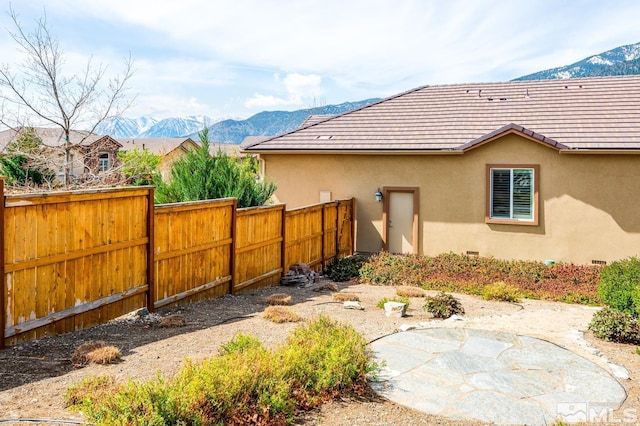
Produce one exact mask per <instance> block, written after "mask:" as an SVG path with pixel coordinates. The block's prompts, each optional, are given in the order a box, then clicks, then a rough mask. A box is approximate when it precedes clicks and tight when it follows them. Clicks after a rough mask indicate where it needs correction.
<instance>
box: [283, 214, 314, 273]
mask: <svg viewBox="0 0 640 426" xmlns="http://www.w3.org/2000/svg"><path fill="white" fill-rule="evenodd" d="M322 211H323V207H322V205H321V204H316V205H313V206H308V207H301V208H299V209H294V210H288V211H286V214H285V260H284V270H285V271H286V270H288V269H289V268H290V267H291V265H293V264H295V263H306V264H307V265H309V267H311V268H313V269H316V270H318V269H322V261H323V258H322V238H323V236H322V227H323V225H322Z"/></svg>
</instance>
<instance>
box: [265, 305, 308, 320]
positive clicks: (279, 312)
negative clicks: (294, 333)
mask: <svg viewBox="0 0 640 426" xmlns="http://www.w3.org/2000/svg"><path fill="white" fill-rule="evenodd" d="M262 316H263V317H264V318H266V319H268V320H270V321H273V322H275V323H283V322H298V321H302V317H301V316H300V315H298V314H297V313H295V312H294V311H292V310H291V308H288V307H286V306H281V305H274V306H267V308H266V309H265V310H264V314H263V315H262Z"/></svg>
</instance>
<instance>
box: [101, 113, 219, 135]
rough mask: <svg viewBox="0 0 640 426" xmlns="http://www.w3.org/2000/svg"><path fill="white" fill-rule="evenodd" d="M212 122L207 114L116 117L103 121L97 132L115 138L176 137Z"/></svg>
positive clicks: (197, 129)
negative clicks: (179, 116) (165, 116)
mask: <svg viewBox="0 0 640 426" xmlns="http://www.w3.org/2000/svg"><path fill="white" fill-rule="evenodd" d="M205 123H206V124H207V125H208V124H209V123H211V119H210V118H209V117H207V116H190V117H184V118H175V117H171V118H165V119H163V120H158V119H157V118H153V117H138V118H127V117H114V118H111V119H110V120H107V121H104V122H103V123H101V124H100V125H99V126H98V127H97V128H96V130H95V133H97V134H102V135H109V136H111V137H112V138H114V139H118V138H120V139H124V138H174V137H182V136H187V135H189V134H192V133H194V132H198V131H200V130H202V128H203V127H204V126H205Z"/></svg>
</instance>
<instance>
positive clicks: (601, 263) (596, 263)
mask: <svg viewBox="0 0 640 426" xmlns="http://www.w3.org/2000/svg"><path fill="white" fill-rule="evenodd" d="M591 263H592V264H594V265H606V264H607V261H606V260H595V259H594V260H592V261H591Z"/></svg>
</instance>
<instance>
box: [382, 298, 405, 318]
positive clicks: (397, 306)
mask: <svg viewBox="0 0 640 426" xmlns="http://www.w3.org/2000/svg"><path fill="white" fill-rule="evenodd" d="M384 314H385V315H386V316H387V317H390V318H402V317H403V316H405V315H406V314H407V304H406V303H400V302H387V303H385V304H384Z"/></svg>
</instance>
